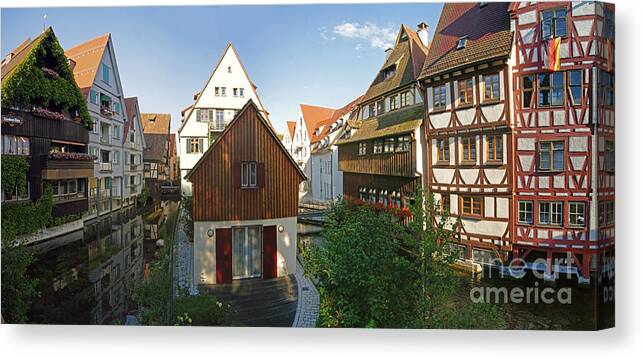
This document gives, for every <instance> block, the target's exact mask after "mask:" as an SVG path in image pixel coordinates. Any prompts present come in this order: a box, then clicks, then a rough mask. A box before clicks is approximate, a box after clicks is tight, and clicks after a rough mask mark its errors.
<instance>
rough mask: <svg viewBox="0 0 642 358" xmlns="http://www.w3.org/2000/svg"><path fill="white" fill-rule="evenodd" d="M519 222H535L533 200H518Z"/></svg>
mask: <svg viewBox="0 0 642 358" xmlns="http://www.w3.org/2000/svg"><path fill="white" fill-rule="evenodd" d="M517 222H518V223H520V224H532V223H533V202H532V201H522V200H520V201H519V202H518V208H517Z"/></svg>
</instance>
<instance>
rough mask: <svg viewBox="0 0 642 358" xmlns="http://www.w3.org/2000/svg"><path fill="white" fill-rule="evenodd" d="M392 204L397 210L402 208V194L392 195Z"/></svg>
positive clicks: (393, 193)
mask: <svg viewBox="0 0 642 358" xmlns="http://www.w3.org/2000/svg"><path fill="white" fill-rule="evenodd" d="M390 204H392V206H393V207H395V208H401V192H399V191H393V192H392V195H390Z"/></svg>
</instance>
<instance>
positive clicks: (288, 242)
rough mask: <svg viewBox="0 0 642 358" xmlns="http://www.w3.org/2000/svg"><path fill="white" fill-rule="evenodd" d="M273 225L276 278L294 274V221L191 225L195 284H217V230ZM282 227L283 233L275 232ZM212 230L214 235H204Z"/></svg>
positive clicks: (248, 221)
mask: <svg viewBox="0 0 642 358" xmlns="http://www.w3.org/2000/svg"><path fill="white" fill-rule="evenodd" d="M252 225H262V226H271V225H276V227H277V231H276V250H277V258H276V260H277V264H276V265H277V275H278V276H279V277H281V276H285V275H288V274H293V273H294V272H295V271H296V243H297V218H296V217H290V218H278V219H267V220H243V221H216V222H205V221H196V222H194V284H196V285H198V284H209V285H213V284H216V229H217V228H219V229H220V228H231V227H234V226H252ZM279 225H283V228H284V230H283V232H279V231H278V227H279ZM209 229H212V230H213V231H214V236H213V237H211V238H210V237H209V236H207V231H208V230H209Z"/></svg>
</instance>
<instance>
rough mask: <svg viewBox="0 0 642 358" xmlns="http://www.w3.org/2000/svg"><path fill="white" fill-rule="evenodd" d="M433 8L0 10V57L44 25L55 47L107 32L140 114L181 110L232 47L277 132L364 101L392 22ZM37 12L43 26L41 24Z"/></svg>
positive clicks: (433, 14) (393, 29) (431, 14)
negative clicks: (305, 109)
mask: <svg viewBox="0 0 642 358" xmlns="http://www.w3.org/2000/svg"><path fill="white" fill-rule="evenodd" d="M441 7H442V5H441V4H439V3H428V4H426V3H423V4H419V3H417V4H353V5H350V4H339V5H336V4H335V5H272V6H265V5H244V6H171V7H168V6H165V7H91V8H80V7H76V8H13V9H2V13H1V20H2V23H1V30H2V32H1V36H0V37H1V38H0V41H1V47H2V56H3V57H4V56H5V55H6V54H7V53H8V52H9V51H11V50H12V49H13V48H15V47H16V46H17V45H18V44H19V43H20V42H22V41H23V40H24V39H25V38H26V37H27V36H29V37H31V38H33V37H35V36H36V35H38V33H40V32H41V31H42V29H43V22H44V24H46V26H52V27H53V30H54V32H55V34H56V36H57V37H58V40H59V41H60V44H61V45H62V46H63V48H65V49H67V48H70V47H73V46H75V45H77V44H79V43H82V42H85V41H87V40H90V39H92V38H95V37H97V36H99V35H102V34H105V33H111V35H112V41H113V43H114V50H115V53H116V61H117V64H118V69H119V71H120V79H121V82H122V84H123V91H124V93H125V96H126V97H130V96H137V97H138V101H139V104H140V108H141V112H160V113H171V115H172V127H171V130H172V132H174V131H176V130H177V129H178V126H179V123H180V111H181V109H183V108H185V107H187V106H189V105H191V104H192V103H193V95H194V93H196V92H198V91H199V90H200V89H201V88H202V87H203V86H204V84H205V81H207V79H208V77H209V75H210V73H211V72H212V70H213V68H214V66H215V65H216V62H217V61H218V59H219V57H220V56H221V54H222V52H223V50H224V49H225V46H226V45H227V43H228V42H232V43H233V44H234V47H235V48H236V50H237V52H238V53H239V56H240V57H241V61H242V62H243V65H244V66H245V68H246V70H247V72H248V74H249V76H250V79H251V80H252V81H253V82H254V83H255V84H256V86H257V87H258V90H257V91H258V95H259V97H260V98H261V101H262V102H263V104H264V105H265V107H266V109H267V110H268V112H269V113H270V120H271V121H272V123H273V125H274V126H275V127H276V129H277V131H279V132H284V131H285V130H286V124H285V122H286V121H287V120H294V119H296V117H297V116H298V113H299V104H301V103H305V104H312V105H318V106H324V107H331V108H338V107H341V106H343V105H345V104H347V103H349V102H350V101H352V100H353V99H354V98H356V97H358V96H359V95H361V94H363V93H364V92H365V90H366V89H367V88H368V86H369V84H370V83H371V82H372V80H373V79H374V77H375V75H376V74H377V72H378V71H379V68H380V67H381V65H382V63H383V61H384V59H385V53H384V50H385V49H386V48H387V47H390V46H391V45H392V44H393V43H394V40H395V37H396V35H397V32H398V31H399V27H400V25H401V24H402V23H403V24H406V25H408V26H409V27H410V28H412V29H416V25H417V24H419V23H420V22H422V21H423V22H426V23H427V24H428V25H429V27H430V33H431V35H430V36H431V37H432V32H433V30H434V28H435V26H436V23H437V20H438V18H439V13H440V11H441ZM45 15H46V19H45V20H43V17H44V16H45Z"/></svg>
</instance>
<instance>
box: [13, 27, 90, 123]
mask: <svg viewBox="0 0 642 358" xmlns="http://www.w3.org/2000/svg"><path fill="white" fill-rule="evenodd" d="M34 42H35V43H33V44H30V45H28V48H27V49H25V51H30V52H29V53H28V54H27V55H26V57H25V58H24V59H23V60H22V62H21V63H20V64H18V65H17V66H16V67H15V68H14V69H13V70H12V71H10V72H9V73H8V74H7V77H6V78H4V79H3V81H2V104H3V107H5V106H7V107H8V106H13V107H17V108H20V109H23V110H31V109H32V107H34V106H37V107H42V108H44V109H48V110H52V111H62V110H65V111H68V112H69V113H70V114H71V115H72V116H74V115H75V113H77V114H78V116H79V117H80V119H81V120H82V122H83V125H84V126H85V127H87V128H88V129H91V127H92V120H91V117H90V115H89V111H88V110H87V102H86V98H85V96H84V95H83V93H82V91H80V89H79V88H78V85H77V84H76V81H75V79H74V75H73V72H72V70H71V68H70V67H69V63H68V61H67V58H66V57H65V52H64V50H63V49H62V47H61V46H60V44H59V43H58V39H57V38H56V36H55V35H54V33H53V30H52V29H51V28H48V29H47V30H45V32H44V33H42V34H41V35H40V36H38V38H36V39H35V40H34Z"/></svg>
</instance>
